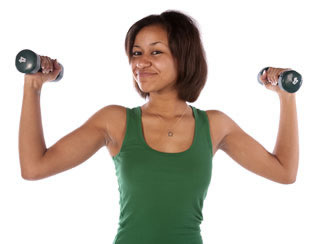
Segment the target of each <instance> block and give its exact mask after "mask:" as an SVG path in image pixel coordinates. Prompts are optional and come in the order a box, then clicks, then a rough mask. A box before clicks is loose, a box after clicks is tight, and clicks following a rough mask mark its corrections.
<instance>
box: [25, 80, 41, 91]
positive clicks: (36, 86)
mask: <svg viewBox="0 0 316 244" xmlns="http://www.w3.org/2000/svg"><path fill="white" fill-rule="evenodd" d="M42 86H43V83H42V82H40V81H38V80H36V79H33V78H30V77H25V78H24V89H33V90H36V91H37V92H39V93H40V91H41V89H42Z"/></svg>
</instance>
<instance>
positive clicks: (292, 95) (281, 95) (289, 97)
mask: <svg viewBox="0 0 316 244" xmlns="http://www.w3.org/2000/svg"><path fill="white" fill-rule="evenodd" d="M278 95H279V98H280V100H281V101H289V100H295V97H296V94H295V93H289V92H282V93H278Z"/></svg>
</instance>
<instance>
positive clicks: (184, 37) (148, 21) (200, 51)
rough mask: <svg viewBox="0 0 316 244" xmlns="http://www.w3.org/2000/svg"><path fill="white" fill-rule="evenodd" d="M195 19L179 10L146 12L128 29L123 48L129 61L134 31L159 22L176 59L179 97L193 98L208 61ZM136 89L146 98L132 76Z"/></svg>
mask: <svg viewBox="0 0 316 244" xmlns="http://www.w3.org/2000/svg"><path fill="white" fill-rule="evenodd" d="M195 23H196V22H195V20H194V19H192V18H191V17H189V16H187V15H185V14H183V13H181V12H178V11H172V10H168V11H165V12H163V13H161V14H160V15H149V16H147V17H145V18H143V19H141V20H139V21H137V22H136V23H134V24H133V25H132V26H131V27H130V29H129V30H128V32H127V34H126V38H125V51H126V55H127V56H128V60H129V62H130V61H131V58H132V56H133V46H134V41H135V38H136V35H137V33H138V32H139V31H140V30H141V29H142V28H143V27H145V26H149V25H157V24H158V25H161V26H162V27H163V28H165V30H166V31H167V35H168V42H169V48H170V50H171V53H172V55H173V57H174V58H175V60H176V62H177V68H178V79H177V81H176V84H175V87H176V90H177V91H178V97H179V99H181V100H184V101H188V102H195V101H196V100H197V98H198V97H199V95H200V92H201V91H202V89H203V87H204V85H205V83H206V79H207V63H206V56H205V52H204V48H203V45H202V41H201V38H200V33H199V30H198V27H197V25H196V24H195ZM134 87H135V88H136V90H137V92H138V93H139V94H140V95H141V96H142V97H143V98H144V99H146V98H147V96H149V93H145V92H143V91H141V90H140V88H139V86H138V84H137V82H136V81H135V80H134Z"/></svg>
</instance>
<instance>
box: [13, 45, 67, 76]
mask: <svg viewBox="0 0 316 244" xmlns="http://www.w3.org/2000/svg"><path fill="white" fill-rule="evenodd" d="M59 65H60V66H61V71H60V73H59V74H58V76H57V78H56V80H54V81H59V80H61V78H63V75H64V67H63V66H62V65H61V64H59ZM15 66H16V68H17V69H18V71H20V72H22V73H25V74H35V73H37V72H40V71H42V68H41V58H40V56H39V55H37V54H36V53H35V52H33V51H31V50H29V49H24V50H22V51H20V52H19V53H18V54H17V55H16V58H15Z"/></svg>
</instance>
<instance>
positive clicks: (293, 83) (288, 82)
mask: <svg viewBox="0 0 316 244" xmlns="http://www.w3.org/2000/svg"><path fill="white" fill-rule="evenodd" d="M268 69H269V67H265V68H264V69H262V70H261V71H260V72H259V74H258V82H259V83H260V84H261V85H263V83H262V82H261V80H260V76H262V74H263V72H264V71H267V70H268ZM302 82H303V79H302V76H301V74H299V73H298V72H296V71H294V70H286V71H284V72H282V73H281V74H280V75H279V79H278V86H279V87H280V88H281V89H283V90H284V91H286V92H289V93H294V92H297V91H298V89H300V87H301V85H302Z"/></svg>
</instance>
